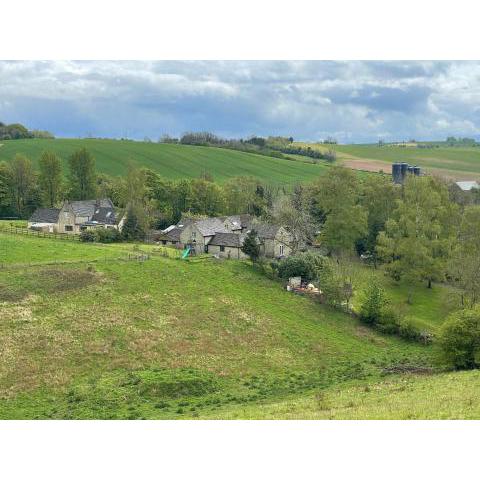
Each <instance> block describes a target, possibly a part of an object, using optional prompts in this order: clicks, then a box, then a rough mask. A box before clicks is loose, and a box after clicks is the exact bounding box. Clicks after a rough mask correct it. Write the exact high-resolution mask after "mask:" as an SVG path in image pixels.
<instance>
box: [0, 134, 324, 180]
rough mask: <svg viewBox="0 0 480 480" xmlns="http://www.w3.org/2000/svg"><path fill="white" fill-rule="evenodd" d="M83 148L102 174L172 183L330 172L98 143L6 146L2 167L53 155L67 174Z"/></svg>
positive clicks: (240, 156)
mask: <svg viewBox="0 0 480 480" xmlns="http://www.w3.org/2000/svg"><path fill="white" fill-rule="evenodd" d="M82 147H85V148H87V149H88V150H89V151H90V152H91V153H92V154H93V156H94V157H95V159H96V165H97V170H98V171H100V172H103V173H106V174H109V175H122V174H124V173H125V172H126V171H127V166H128V164H129V162H131V163H133V164H135V165H139V166H143V167H148V168H150V169H152V170H154V171H155V172H157V173H159V174H160V175H162V176H163V177H165V178H169V179H178V178H198V177H199V176H200V175H201V174H202V173H204V172H209V173H210V174H211V175H212V176H213V177H214V179H215V180H218V181H224V180H227V179H228V178H231V177H234V176H239V175H251V176H253V177H256V178H259V179H260V180H263V181H265V182H267V183H271V184H292V183H296V182H302V181H307V180H313V179H314V178H315V177H317V176H318V175H321V174H322V173H324V172H325V171H326V169H327V168H328V166H327V165H326V164H325V163H320V164H318V165H313V164H310V163H306V162H302V161H294V160H285V159H277V158H272V157H266V156H264V155H255V154H251V153H244V152H238V151H234V150H227V149H223V148H214V147H196V146H190V145H171V144H159V143H147V142H133V141H121V140H94V139H55V140H46V139H29V140H10V141H4V142H3V146H2V147H0V161H1V160H7V161H8V160H11V159H12V158H13V156H14V155H15V154H16V153H22V154H24V155H26V156H28V157H29V158H30V159H31V160H32V161H34V162H37V161H38V159H39V157H40V155H41V154H42V152H43V151H44V150H51V151H53V152H55V153H57V154H58V155H59V156H60V157H61V158H62V159H63V161H64V162H65V168H67V163H66V161H67V159H68V157H69V156H70V155H71V154H72V152H73V151H74V150H76V149H78V148H82Z"/></svg>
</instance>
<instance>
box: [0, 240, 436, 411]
mask: <svg viewBox="0 0 480 480" xmlns="http://www.w3.org/2000/svg"><path fill="white" fill-rule="evenodd" d="M0 245H1V246H2V247H3V248H1V247H0V255H1V256H2V260H1V263H2V264H3V265H4V268H2V269H0V344H1V345H2V360H1V362H0V417H1V418H189V417H193V418H203V417H212V416H214V417H216V418H222V417H223V416H225V417H228V416H229V415H230V414H228V413H226V412H225V413H222V412H224V409H226V408H227V407H228V408H232V409H237V408H250V407H251V408H260V405H262V404H264V403H265V404H270V403H272V402H282V401H284V400H285V399H288V398H290V397H291V396H292V395H293V396H296V397H301V398H304V397H305V396H306V397H305V398H310V396H311V395H313V394H314V393H315V392H320V391H324V390H325V389H328V388H331V387H332V388H333V387H335V386H340V385H342V384H345V385H350V384H352V382H353V384H354V385H367V384H370V383H372V382H373V383H375V382H379V381H381V380H382V378H385V375H387V374H388V372H391V371H397V370H399V371H403V370H406V371H409V370H413V371H415V370H417V369H419V368H420V369H426V371H432V372H433V371H435V350H434V348H433V347H431V346H423V345H419V344H415V343H409V342H406V341H403V340H400V339H398V338H396V337H392V336H384V335H380V334H378V333H376V332H375V331H373V330H370V329H368V328H366V327H365V326H362V325H361V324H359V323H358V321H357V320H355V319H353V318H352V317H350V316H348V315H345V314H343V313H340V312H337V311H334V310H331V309H329V308H327V307H325V306H322V305H320V304H318V303H316V302H314V301H313V300H311V299H309V298H304V297H299V296H296V295H293V294H291V293H288V292H286V291H285V290H284V289H283V288H282V287H281V285H280V284H279V283H277V282H274V281H271V280H268V279H267V278H265V277H264V276H262V275H260V274H259V273H257V272H256V271H255V270H253V269H252V267H251V266H250V265H249V263H248V262H236V261H215V260H212V259H205V260H204V261H182V260H178V259H173V258H164V257H163V256H161V255H158V254H156V253H155V250H154V249H155V247H150V246H142V247H141V248H142V249H148V250H150V251H151V252H152V257H151V259H150V260H147V261H145V262H143V263H140V262H136V261H126V259H125V257H126V254H127V250H128V249H129V250H130V252H131V248H132V246H128V245H102V246H100V245H89V244H82V243H76V242H75V243H74V242H65V241H62V240H53V239H47V238H45V239H44V238H34V237H24V236H20V235H18V236H8V235H6V234H0ZM13 245H15V247H13ZM10 247H11V248H10ZM39 252H42V254H43V257H42V258H40V256H39V255H40V253H39ZM122 258H123V259H122ZM42 259H43V264H39V262H40V263H41V260H42ZM29 262H33V263H34V265H28V263H29ZM63 262H69V263H63ZM7 264H8V265H7ZM26 264H27V265H26ZM200 285H201V287H199V286H200Z"/></svg>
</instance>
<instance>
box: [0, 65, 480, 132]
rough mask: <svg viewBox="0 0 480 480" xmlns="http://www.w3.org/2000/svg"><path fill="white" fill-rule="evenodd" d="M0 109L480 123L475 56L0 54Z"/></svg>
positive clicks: (305, 122)
mask: <svg viewBox="0 0 480 480" xmlns="http://www.w3.org/2000/svg"><path fill="white" fill-rule="evenodd" d="M0 85H1V88H0V120H2V121H7V122H17V121H18V122H23V123H25V124H27V125H28V126H30V127H31V128H47V129H51V130H53V131H54V133H56V134H57V135H60V136H62V135H63V136H67V135H84V134H85V132H87V131H88V132H91V133H93V134H96V135H102V136H122V135H124V134H125V132H128V134H129V135H131V136H135V137H138V138H142V137H143V136H151V137H153V138H156V137H158V136H159V135H161V134H162V133H164V132H167V131H168V132H170V133H172V134H181V133H182V132H183V131H186V130H198V129H202V130H212V131H215V132H217V133H219V134H223V135H229V136H245V135H248V134H251V133H258V134H285V135H287V134H288V135H293V136H294V137H296V138H301V139H306V140H317V139H319V138H323V137H325V136H327V135H335V136H337V137H339V139H340V140H343V141H369V140H372V141H375V140H376V139H377V138H379V137H383V138H386V139H392V140H394V139H403V138H407V137H415V138H420V136H421V135H428V136H429V138H443V136H445V135H446V134H454V135H462V134H465V135H466V134H468V135H477V134H479V131H480V128H479V127H480V110H479V108H478V105H479V103H480V63H477V62H453V63H452V62H307V61H301V62H297V61H293V62H258V61H254V62H248V61H240V62H237V61H235V62H230V61H215V62H208V61H205V62H201V61H192V62H184V61H182V62H172V61H166V62H125V61H122V62H100V61H94V62H73V61H58V62H0Z"/></svg>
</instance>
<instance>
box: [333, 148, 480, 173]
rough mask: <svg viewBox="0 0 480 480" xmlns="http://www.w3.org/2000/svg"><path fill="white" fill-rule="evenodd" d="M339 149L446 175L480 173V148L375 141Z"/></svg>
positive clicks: (348, 153)
mask: <svg viewBox="0 0 480 480" xmlns="http://www.w3.org/2000/svg"><path fill="white" fill-rule="evenodd" d="M337 150H338V152H341V154H343V155H344V157H345V158H348V156H350V157H356V158H359V159H367V160H376V161H380V162H384V163H389V164H390V163H392V162H408V163H410V164H414V165H419V166H421V167H423V168H425V169H427V170H429V171H430V170H432V171H434V172H437V173H444V174H445V175H452V174H453V175H455V176H459V177H461V176H462V175H465V174H466V175H467V176H468V177H470V175H476V178H478V177H480V148H475V147H470V148H468V147H466V148H463V147H441V148H413V147H406V148H405V147H396V146H385V147H381V148H380V147H378V146H375V145H341V146H339V147H338V148H337Z"/></svg>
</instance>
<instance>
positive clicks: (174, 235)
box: [159, 227, 183, 242]
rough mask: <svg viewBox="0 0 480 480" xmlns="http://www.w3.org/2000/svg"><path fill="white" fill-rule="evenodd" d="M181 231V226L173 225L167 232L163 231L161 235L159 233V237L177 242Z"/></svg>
mask: <svg viewBox="0 0 480 480" xmlns="http://www.w3.org/2000/svg"><path fill="white" fill-rule="evenodd" d="M182 231H183V228H178V227H175V228H174V229H172V230H170V231H169V232H167V233H163V234H162V235H160V237H159V238H160V239H162V240H170V241H171V242H179V241H180V234H181V233H182Z"/></svg>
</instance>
